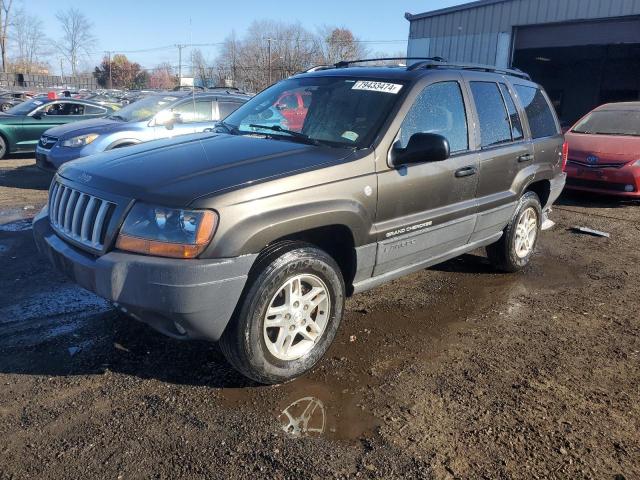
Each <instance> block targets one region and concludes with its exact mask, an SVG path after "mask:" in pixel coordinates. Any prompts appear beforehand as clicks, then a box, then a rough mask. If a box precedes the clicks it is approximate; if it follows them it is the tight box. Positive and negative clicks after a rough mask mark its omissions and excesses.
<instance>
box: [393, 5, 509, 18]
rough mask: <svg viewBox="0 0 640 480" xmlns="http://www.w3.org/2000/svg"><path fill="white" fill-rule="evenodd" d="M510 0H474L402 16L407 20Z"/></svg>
mask: <svg viewBox="0 0 640 480" xmlns="http://www.w3.org/2000/svg"><path fill="white" fill-rule="evenodd" d="M510 1H511V0H477V1H475V2H469V3H464V4H462V5H455V6H453V7H447V8H441V9H439V10H432V11H430V12H425V13H417V14H415V15H412V14H411V13H408V12H407V13H405V14H404V18H406V19H407V20H409V21H412V20H419V19H421V18H429V17H437V16H439V15H446V14H448V13H455V12H460V11H463V10H471V9H472V8H478V7H484V6H486V5H493V4H494V3H504V2H510Z"/></svg>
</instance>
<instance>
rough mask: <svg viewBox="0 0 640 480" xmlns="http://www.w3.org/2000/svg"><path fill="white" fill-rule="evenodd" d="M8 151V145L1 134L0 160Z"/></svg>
mask: <svg viewBox="0 0 640 480" xmlns="http://www.w3.org/2000/svg"><path fill="white" fill-rule="evenodd" d="M7 153H9V145H8V144H7V141H6V140H5V139H4V137H3V136H2V135H0V160H2V159H3V158H4V157H6V156H7Z"/></svg>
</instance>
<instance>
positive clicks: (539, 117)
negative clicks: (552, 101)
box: [515, 85, 559, 138]
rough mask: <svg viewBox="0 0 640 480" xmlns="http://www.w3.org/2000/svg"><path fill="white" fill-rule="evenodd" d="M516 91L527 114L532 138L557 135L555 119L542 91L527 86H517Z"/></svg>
mask: <svg viewBox="0 0 640 480" xmlns="http://www.w3.org/2000/svg"><path fill="white" fill-rule="evenodd" d="M515 89H516V92H518V96H519V97H520V102H521V103H522V106H523V107H524V110H525V112H526V113H527V119H528V120H529V128H530V129H531V136H532V137H533V138H543V137H551V136H553V135H557V134H558V133H559V132H558V127H557V126H556V121H555V117H554V115H553V112H552V110H551V105H549V102H547V99H546V97H545V96H544V94H543V93H542V90H540V89H539V88H534V87H528V86H525V85H515Z"/></svg>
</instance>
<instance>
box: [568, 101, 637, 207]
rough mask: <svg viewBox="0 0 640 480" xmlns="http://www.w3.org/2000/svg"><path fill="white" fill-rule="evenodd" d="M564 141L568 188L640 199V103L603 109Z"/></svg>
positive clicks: (593, 113)
mask: <svg viewBox="0 0 640 480" xmlns="http://www.w3.org/2000/svg"><path fill="white" fill-rule="evenodd" d="M565 139H566V142H567V144H568V148H569V152H568V156H567V164H566V167H565V168H566V172H567V185H566V188H568V189H573V190H582V191H587V192H595V193H604V194H610V195H620V196H624V197H632V198H640V102H626V103H609V104H606V105H602V106H600V107H598V108H596V109H595V110H593V111H592V112H590V113H588V114H587V115H586V116H585V117H583V118H582V119H581V120H580V121H578V123H576V124H575V125H574V126H573V128H571V130H569V131H568V132H567V133H566V134H565Z"/></svg>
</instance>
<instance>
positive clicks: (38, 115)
mask: <svg viewBox="0 0 640 480" xmlns="http://www.w3.org/2000/svg"><path fill="white" fill-rule="evenodd" d="M42 115H44V112H36V113H34V114H33V115H31V118H35V119H36V120H40V119H41V118H42Z"/></svg>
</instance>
